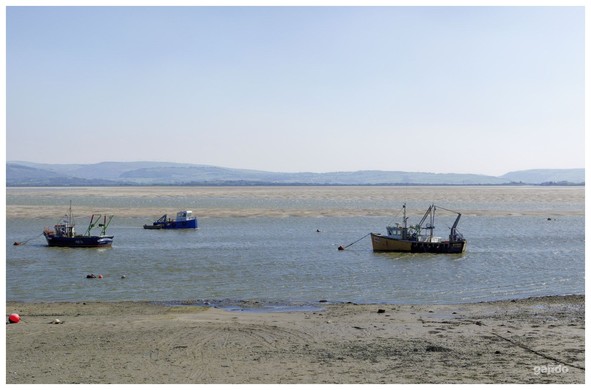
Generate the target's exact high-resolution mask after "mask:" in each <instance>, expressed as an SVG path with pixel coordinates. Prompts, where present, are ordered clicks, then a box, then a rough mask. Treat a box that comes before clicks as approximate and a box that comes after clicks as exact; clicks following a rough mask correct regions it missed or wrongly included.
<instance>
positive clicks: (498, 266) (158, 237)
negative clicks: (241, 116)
mask: <svg viewBox="0 0 591 390" xmlns="http://www.w3.org/2000/svg"><path fill="white" fill-rule="evenodd" d="M152 190H153V191H154V193H151V195H150V196H147V195H146V194H143V195H142V189H134V190H133V191H135V193H136V194H135V195H130V194H128V193H126V194H125V196H121V194H118V193H115V191H117V190H115V189H114V190H112V191H114V192H113V193H112V196H109V191H110V190H100V191H99V192H96V193H97V194H98V195H93V194H95V192H93V191H98V190H89V191H90V193H89V194H86V195H84V196H80V195H79V194H77V193H75V192H73V191H69V190H68V189H61V190H55V192H53V193H52V194H51V196H49V195H48V194H47V193H46V192H44V191H43V190H39V189H20V190H16V189H8V191H7V221H6V222H7V225H6V235H7V237H6V276H7V280H6V297H7V300H16V301H87V300H88V301H90V300H100V301H122V300H142V301H144V300H150V301H200V300H212V301H222V302H232V301H240V300H257V301H261V302H267V303H269V304H277V305H283V304H288V305H289V304H296V305H297V304H303V305H305V304H313V303H316V302H318V301H319V300H328V301H329V302H348V301H352V302H357V303H460V302H476V301H486V300H497V299H507V298H520V297H528V296H541V295H556V294H558V295H562V294H583V293H584V227H585V226H584V189H582V188H556V189H544V190H543V191H544V192H543V194H542V195H540V191H537V190H536V189H530V190H531V194H538V195H536V196H530V195H529V194H525V195H523V194H522V193H520V192H519V191H524V190H523V189H522V188H515V189H511V188H501V189H494V188H492V189H491V188H486V189H479V188H471V189H465V188H464V189H453V188H452V189H450V188H446V189H440V188H432V187H426V188H422V189H421V188H419V189H413V191H422V192H424V193H425V194H427V195H425V197H428V198H431V199H436V201H437V202H438V203H441V205H442V206H444V207H450V208H454V209H457V210H459V211H462V212H464V216H463V217H462V220H461V222H460V231H461V232H462V233H463V234H464V236H465V237H466V238H467V239H468V250H467V253H465V254H463V255H429V254H427V255H425V254H376V253H373V252H372V251H371V243H370V240H369V238H368V237H366V238H364V239H362V240H361V241H360V242H358V243H356V244H355V245H353V246H351V247H349V248H348V249H347V250H345V251H338V250H337V248H338V246H339V245H346V244H350V243H352V242H353V241H355V240H357V239H359V238H361V237H363V236H365V235H366V234H367V233H369V232H370V231H373V232H385V226H386V225H388V224H391V223H393V222H396V221H398V220H397V219H394V216H395V215H396V213H397V212H398V210H397V209H398V208H399V206H400V205H401V204H402V202H403V201H404V199H397V200H396V202H395V203H394V202H392V199H389V198H387V197H385V198H379V197H378V198H376V197H375V196H371V197H365V196H361V195H363V194H364V191H366V193H372V194H375V193H377V192H376V191H378V192H379V191H384V193H389V192H387V191H400V190H389V189H380V190H377V189H375V188H367V189H366V190H365V189H364V188H355V189H351V190H340V189H338V188H335V189H326V190H324V191H325V192H323V193H322V194H321V195H318V193H314V194H316V195H311V194H312V193H313V192H314V191H319V190H317V189H315V188H310V189H308V190H306V189H305V188H304V189H302V188H298V189H297V190H295V191H294V192H295V193H296V195H293V192H289V189H285V188H279V189H276V190H274V189H267V190H266V191H267V192H265V196H261V195H260V194H258V195H253V193H251V192H248V191H247V192H240V189H227V190H224V189H217V190H216V191H213V192H207V193H206V195H204V193H203V190H199V189H195V190H194V191H195V194H194V196H193V195H191V194H192V190H191V189H184V192H183V195H182V196H177V197H175V196H171V197H167V196H163V194H166V193H167V191H168V192H174V191H175V190H174V189H172V190H167V189H166V188H161V189H152ZM274 191H277V196H273V194H275V193H274ZM326 191H328V192H326ZM330 191H334V194H335V195H334V196H331V193H330ZM454 191H457V197H455V199H454V194H455V192H454ZM483 191H484V194H483ZM487 191H488V194H487V193H486V192H487ZM495 191H496V192H495ZM499 191H504V193H503V194H504V195H502V196H499V194H498V192H499ZM288 192H289V193H290V194H291V195H289V196H286V195H285V194H286V193H288ZM443 192H445V193H443ZM513 192H515V194H514V196H510V195H511V194H513ZM470 193H472V195H470ZM240 194H242V195H240ZM507 194H509V195H507ZM392 196H393V197H394V198H397V196H398V195H396V194H394V195H392ZM72 198H74V199H72ZM439 198H448V199H450V200H449V201H448V202H447V203H442V202H441V201H440V200H437V199H439ZM457 198H462V200H461V204H460V202H458V201H457ZM70 199H72V200H73V202H74V205H75V207H76V205H82V206H88V207H92V206H93V205H95V206H97V207H101V208H104V207H112V208H113V209H115V210H117V209H120V210H123V209H125V210H126V212H120V213H117V212H115V214H116V216H115V218H114V219H113V223H112V225H111V227H110V229H109V233H111V234H114V235H115V241H114V245H113V247H112V248H110V249H67V248H65V249H60V248H49V247H46V246H45V241H44V239H43V237H38V238H35V239H33V240H31V241H30V242H29V243H28V244H27V245H23V246H13V245H12V243H13V242H15V241H23V240H26V239H28V238H31V237H34V236H36V235H37V234H39V233H41V231H42V229H43V227H44V226H50V225H53V224H55V222H57V220H58V219H59V216H61V215H63V213H64V212H65V211H66V209H67V204H68V202H69V200H70ZM470 199H473V200H472V201H471V200H470ZM503 203H506V204H503ZM11 206H15V207H16V206H18V207H23V206H42V207H43V209H44V210H45V209H46V208H47V207H49V208H50V209H51V210H52V211H53V213H54V214H55V215H56V217H54V218H48V217H35V216H34V215H29V216H24V217H23V216H22V215H20V214H19V216H14V215H13V213H12V212H11V210H12V209H11V208H10V207H11ZM147 207H152V208H153V207H156V208H158V207H161V208H163V209H164V211H163V213H164V212H166V211H168V212H172V211H173V210H177V209H181V208H184V207H186V208H191V209H193V210H194V212H195V214H197V216H198V218H199V225H200V229H198V230H196V231H152V230H144V229H142V225H143V224H144V223H147V222H149V219H150V218H152V217H159V216H160V215H157V214H151V215H150V214H149V213H147V214H146V215H143V214H145V213H142V210H144V209H143V208H146V209H145V210H146V211H147V210H148V209H147ZM408 207H409V210H410V209H414V210H417V211H422V210H424V209H426V208H427V207H428V202H422V201H421V202H408ZM382 208H391V209H392V213H391V215H374V216H367V215H368V214H372V213H365V212H359V213H357V214H359V215H355V214H356V213H354V212H352V211H353V210H375V209H380V210H381V209H382ZM132 209H133V210H132ZM223 209H229V210H233V212H232V213H230V214H227V215H226V214H223V213H221V212H220V211H219V210H223ZM253 209H256V210H257V213H256V215H254V216H248V217H237V216H234V215H236V214H238V215H239V214H240V210H244V214H245V215H251V214H252V213H250V214H249V210H253ZM265 209H268V211H269V212H268V215H267V214H265V213H264V212H261V210H265ZM278 209H281V210H287V212H286V213H282V214H279V216H277V215H276V214H275V213H274V211H276V210H278ZM342 209H348V210H349V211H350V212H349V213H348V214H346V215H339V213H337V212H333V213H332V214H331V213H327V212H323V210H324V211H326V210H342ZM129 210H132V211H133V212H130V211H129ZM215 210H217V212H216V211H215ZM150 211H153V210H152V209H150ZM208 211H211V212H208ZM381 213H382V212H376V213H373V214H381ZM119 214H121V216H118V215H119ZM286 215H297V216H286ZM318 215H324V216H321V217H319V216H318ZM549 215H551V216H552V217H551V218H552V220H548V216H549ZM419 218H420V216H414V215H413V216H412V218H411V221H410V222H411V223H417V222H418V219H419ZM454 218H455V217H454V216H453V215H442V218H441V219H440V221H439V223H438V224H437V225H436V226H437V227H439V228H441V229H438V230H439V231H438V233H439V234H440V235H442V236H444V235H446V234H447V226H451V224H452V223H453V220H454ZM87 221H88V219H87V218H79V219H78V230H79V231H80V232H83V231H84V230H85V227H86V223H87ZM317 230H319V231H320V232H317ZM90 273H94V274H102V275H104V278H103V279H101V280H99V279H86V277H85V276H86V275H87V274H90ZM122 275H125V276H126V277H125V278H122V277H121V276H122Z"/></svg>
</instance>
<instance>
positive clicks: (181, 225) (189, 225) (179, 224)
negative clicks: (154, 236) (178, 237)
mask: <svg viewBox="0 0 591 390" xmlns="http://www.w3.org/2000/svg"><path fill="white" fill-rule="evenodd" d="M144 229H156V230H158V229H197V219H196V218H195V219H192V220H189V221H168V222H164V223H162V222H154V223H153V224H151V225H144Z"/></svg>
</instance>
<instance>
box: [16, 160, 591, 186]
mask: <svg viewBox="0 0 591 390" xmlns="http://www.w3.org/2000/svg"><path fill="white" fill-rule="evenodd" d="M584 181H585V170H584V169H547V170H546V169H537V170H529V171H517V172H509V173H507V174H506V175H503V176H500V177H496V176H487V175H478V174H459V173H427V172H401V171H377V170H375V171H356V172H329V173H311V172H299V173H282V172H267V171H257V170H248V169H232V168H223V167H216V166H210V165H197V164H179V163H167V162H147V161H144V162H102V163H98V164H38V163H30V162H23V161H14V162H7V164H6V185H7V186H9V187H11V186H12V187H16V186H92V185H502V184H517V183H519V184H548V183H559V184H582V183H584Z"/></svg>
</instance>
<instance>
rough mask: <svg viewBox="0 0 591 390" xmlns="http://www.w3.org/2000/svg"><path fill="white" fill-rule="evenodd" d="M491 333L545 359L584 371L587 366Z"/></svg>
mask: <svg viewBox="0 0 591 390" xmlns="http://www.w3.org/2000/svg"><path fill="white" fill-rule="evenodd" d="M490 333H491V334H492V335H494V336H497V337H498V338H500V339H503V340H505V341H507V342H509V343H511V344H513V345H515V346H517V347H519V348H523V349H525V350H526V351H528V352H531V353H534V354H536V355H538V356H541V357H543V358H545V359H548V360H553V361H555V362H557V363H560V364H564V365H565V366H569V367H572V368H577V369H579V370H583V371H585V367H579V366H577V365H574V364H571V363H567V362H565V361H562V360H560V359H557V358H555V357H553V356H550V355H546V354H545V353H542V352H538V351H536V350H533V349H531V348H530V347H528V346H527V345H523V344H521V343H518V342H517V341H513V340H511V339H508V338H506V337H503V336H501V335H500V334H497V333H495V332H490Z"/></svg>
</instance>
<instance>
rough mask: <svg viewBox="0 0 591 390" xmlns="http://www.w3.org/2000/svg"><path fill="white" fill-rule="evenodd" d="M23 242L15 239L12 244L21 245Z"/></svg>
mask: <svg viewBox="0 0 591 390" xmlns="http://www.w3.org/2000/svg"><path fill="white" fill-rule="evenodd" d="M21 244H22V242H17V241H15V242H14V244H12V245H21Z"/></svg>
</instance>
